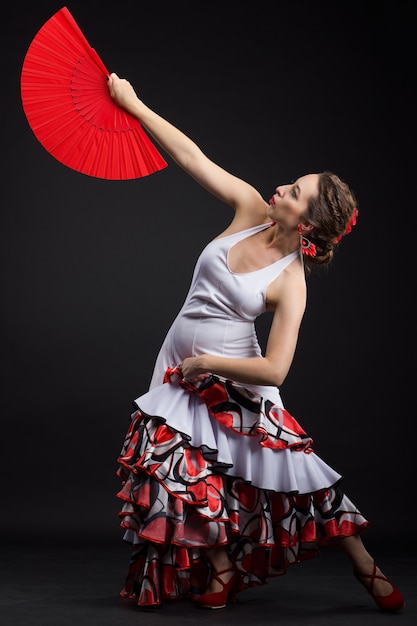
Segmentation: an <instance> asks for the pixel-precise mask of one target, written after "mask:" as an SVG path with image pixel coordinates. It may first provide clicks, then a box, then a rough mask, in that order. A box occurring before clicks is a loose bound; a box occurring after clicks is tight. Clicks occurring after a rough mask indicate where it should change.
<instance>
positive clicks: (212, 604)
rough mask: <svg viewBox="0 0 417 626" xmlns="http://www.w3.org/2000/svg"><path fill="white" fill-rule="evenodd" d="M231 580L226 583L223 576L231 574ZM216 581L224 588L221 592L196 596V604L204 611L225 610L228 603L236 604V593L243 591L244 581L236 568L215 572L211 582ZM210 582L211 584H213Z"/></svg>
mask: <svg viewBox="0 0 417 626" xmlns="http://www.w3.org/2000/svg"><path fill="white" fill-rule="evenodd" d="M230 573H232V575H231V576H230V578H229V580H227V582H225V581H224V580H223V579H222V578H221V576H222V575H225V574H230ZM212 580H216V581H217V582H218V583H220V585H221V586H222V590H221V591H217V592H215V593H203V594H202V595H201V596H196V597H195V598H194V602H195V603H196V604H197V605H198V606H199V607H201V608H203V609H224V607H225V606H226V605H227V602H228V601H231V602H236V593H237V592H238V591H241V590H242V581H241V577H240V574H239V572H238V571H237V569H236V567H229V568H228V569H223V570H221V571H220V572H214V573H213V575H212V577H211V581H212ZM211 581H210V582H211Z"/></svg>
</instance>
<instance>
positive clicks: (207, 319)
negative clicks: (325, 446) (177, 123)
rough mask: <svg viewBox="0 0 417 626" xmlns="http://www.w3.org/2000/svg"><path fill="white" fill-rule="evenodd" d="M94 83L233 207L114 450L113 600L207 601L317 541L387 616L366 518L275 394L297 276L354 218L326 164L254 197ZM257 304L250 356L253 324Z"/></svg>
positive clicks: (142, 111) (315, 548)
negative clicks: (260, 328)
mask: <svg viewBox="0 0 417 626" xmlns="http://www.w3.org/2000/svg"><path fill="white" fill-rule="evenodd" d="M108 87H109V91H110V94H111V97H112V98H113V100H114V102H115V103H116V104H117V105H118V106H120V107H122V108H123V109H125V110H127V111H128V112H129V113H130V114H132V115H133V116H134V117H135V118H136V119H138V120H139V122H140V123H141V124H142V125H143V126H144V127H145V128H146V129H147V131H148V132H149V133H150V135H151V136H152V137H153V138H154V139H155V140H156V142H157V143H158V144H159V145H160V146H161V148H162V149H163V150H165V151H166V152H167V153H168V154H169V155H170V156H171V157H172V159H173V160H174V161H175V162H176V163H177V164H178V165H179V166H180V167H181V168H183V169H184V170H185V171H186V172H187V173H188V174H189V175H190V176H191V177H192V178H193V179H194V180H196V181H197V182H198V183H199V184H200V185H202V186H203V187H204V188H205V189H206V190H207V191H208V192H210V193H211V194H213V195H214V196H216V197H217V198H218V199H220V200H221V201H223V202H224V203H225V204H226V205H228V206H229V207H231V208H232V209H233V219H232V221H231V222H230V224H229V226H228V227H227V228H226V229H225V230H224V231H223V232H222V233H220V234H219V235H218V236H217V237H216V238H215V239H214V240H212V241H210V242H209V243H208V245H207V246H206V247H205V248H204V250H203V251H202V253H201V255H200V257H199V259H198V260H197V263H196V266H195V269H194V273H193V277H192V281H191V285H190V289H189V292H188V294H187V296H186V298H185V301H184V304H183V306H182V308H181V310H180V311H179V313H178V315H177V317H176V318H175V320H174V322H173V324H172V326H171V328H170V329H169V331H168V333H167V335H166V337H165V340H164V341H163V344H162V347H161V349H160V352H159V354H158V356H157V359H156V363H155V368H154V371H153V375H152V379H151V383H150V387H149V390H148V391H147V392H146V393H144V394H143V395H142V396H140V397H138V398H137V399H136V400H135V405H136V407H137V408H136V410H135V412H134V413H133V415H132V419H131V424H130V427H129V429H128V432H127V435H126V439H125V442H124V445H123V448H122V451H121V453H120V456H119V458H118V470H117V473H118V475H119V476H120V478H121V480H122V488H121V490H120V492H119V493H118V494H117V495H118V497H119V498H120V499H121V500H123V505H122V508H121V510H120V518H121V526H122V527H123V528H124V529H125V534H124V539H125V540H126V541H127V542H129V543H131V544H132V556H131V561H130V565H129V569H128V574H127V578H126V581H125V585H124V588H123V590H122V591H121V595H122V596H123V597H128V598H134V599H135V600H136V602H137V604H138V605H139V606H150V605H151V606H152V605H158V604H161V603H162V602H163V601H165V600H168V599H173V598H180V597H184V596H188V597H190V598H191V599H192V600H193V601H194V602H195V603H196V605H197V606H198V607H203V608H209V609H220V608H223V607H225V606H226V605H227V603H228V601H233V600H235V599H236V595H237V593H238V592H241V591H243V590H245V589H248V588H250V587H255V586H258V585H263V584H266V583H267V581H268V579H269V578H270V577H272V576H278V575H282V574H284V573H285V572H286V570H287V568H288V566H290V565H291V564H294V563H299V562H300V561H303V560H304V559H308V558H312V557H314V556H316V555H318V554H319V549H320V548H321V547H322V546H324V545H326V544H329V543H332V544H338V545H339V546H340V548H341V549H342V550H343V551H344V552H345V554H346V555H347V557H348V558H349V559H350V561H351V564H352V566H353V574H354V575H355V576H356V578H357V579H358V581H359V582H360V583H362V585H363V586H364V587H365V589H366V590H367V591H368V593H369V594H370V595H371V597H372V598H373V600H374V601H375V603H376V605H377V606H378V607H379V609H381V610H382V611H385V612H392V613H394V612H398V611H400V610H401V609H402V608H403V607H404V598H403V596H402V594H401V593H400V591H399V589H398V588H397V587H396V586H395V585H394V584H393V583H392V582H390V580H389V579H388V578H387V577H386V576H385V574H384V573H383V572H382V571H381V570H380V568H379V567H378V565H377V564H376V563H375V561H374V559H373V557H372V556H371V555H370V554H369V552H368V551H367V550H366V548H365V546H364V544H363V542H362V538H361V535H362V533H363V531H364V530H365V529H366V528H367V526H368V524H369V522H368V521H367V520H366V519H365V518H364V516H363V515H362V514H361V512H360V511H359V510H358V509H357V507H356V506H355V505H354V504H353V503H352V502H351V500H350V499H349V498H348V497H347V496H346V495H345V494H344V493H343V491H342V490H341V488H340V482H341V479H342V476H341V475H340V474H338V473H337V472H336V471H334V469H332V468H331V467H330V466H329V465H327V464H326V463H325V462H324V461H323V460H322V459H321V458H320V457H319V456H318V455H316V453H315V452H314V449H313V440H312V438H311V437H310V436H308V435H307V433H306V432H305V431H304V430H303V429H302V427H301V426H300V425H299V424H298V423H297V421H296V420H295V419H294V417H292V416H291V415H290V414H289V413H288V412H287V410H286V409H285V408H284V406H283V403H282V400H281V397H280V393H279V388H280V386H281V385H282V383H283V382H284V380H285V377H286V375H287V373H288V371H289V368H290V366H291V363H292V360H293V357H294V353H295V349H296V344H297V340H298V334H299V328H300V324H301V321H302V318H303V315H304V312H305V308H306V276H307V275H308V274H309V273H310V272H311V271H312V270H313V269H314V267H315V266H318V265H319V266H324V265H327V264H329V263H330V262H331V261H332V258H333V255H334V252H335V248H337V246H338V245H339V243H340V240H341V239H342V238H343V236H344V235H346V234H347V233H349V232H350V231H351V230H352V226H354V225H355V223H356V218H357V214H358V209H357V201H356V199H355V197H354V194H353V192H352V190H350V189H349V187H348V185H347V184H346V183H345V182H344V181H342V180H341V179H340V178H339V177H338V176H337V175H335V174H334V173H332V172H328V171H325V172H321V173H308V174H306V175H304V176H301V177H300V178H298V179H297V180H296V181H295V182H293V183H291V184H285V185H279V186H278V187H277V188H276V189H275V192H274V194H273V195H272V197H271V199H270V200H269V202H266V201H265V200H264V199H263V198H262V196H261V195H260V194H259V192H258V191H257V190H256V189H254V188H253V187H252V186H251V185H250V184H248V183H247V182H245V181H243V180H241V179H239V178H237V177H236V176H234V175H232V174H231V173H229V172H227V171H225V170H224V169H222V168H221V167H220V166H219V165H217V164H216V163H214V162H213V161H212V160H210V159H209V158H208V157H207V156H206V155H205V154H204V153H203V152H202V151H201V149H200V148H199V147H198V146H197V145H196V144H195V143H194V142H193V141H192V140H191V139H190V138H189V137H187V136H186V135H184V133H182V132H181V131H180V130H179V129H177V128H176V127H174V126H173V125H172V124H171V123H170V122H168V121H167V120H165V119H163V118H162V117H160V116H159V115H158V114H157V113H155V112H154V111H152V110H151V109H150V108H149V107H148V106H147V105H145V104H144V103H143V102H142V101H141V100H140V99H139V98H138V96H137V94H136V92H135V90H134V89H133V87H132V86H131V84H130V83H129V82H128V81H127V80H126V79H120V78H119V77H118V76H117V75H116V74H111V75H110V76H109V77H108ZM164 202H166V203H169V193H166V194H164ZM266 311H269V312H271V314H272V323H271V327H270V332H269V336H268V341H267V346H266V349H265V354H263V353H262V351H261V348H260V346H259V344H258V340H257V336H256V332H255V326H254V321H255V319H256V318H257V317H258V316H259V315H261V314H262V313H264V312H266Z"/></svg>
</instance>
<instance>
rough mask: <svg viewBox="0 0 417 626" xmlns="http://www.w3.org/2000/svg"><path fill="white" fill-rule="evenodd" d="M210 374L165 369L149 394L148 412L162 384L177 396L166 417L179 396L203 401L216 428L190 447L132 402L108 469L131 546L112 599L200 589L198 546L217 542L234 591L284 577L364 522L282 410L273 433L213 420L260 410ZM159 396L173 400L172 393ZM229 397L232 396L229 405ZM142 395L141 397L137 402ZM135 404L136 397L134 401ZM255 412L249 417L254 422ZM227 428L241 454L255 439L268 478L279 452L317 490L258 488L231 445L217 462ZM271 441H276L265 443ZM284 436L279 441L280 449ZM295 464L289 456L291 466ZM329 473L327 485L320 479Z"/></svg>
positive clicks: (184, 436) (186, 437)
mask: <svg viewBox="0 0 417 626" xmlns="http://www.w3.org/2000/svg"><path fill="white" fill-rule="evenodd" d="M210 379H211V380H210V381H208V380H207V379H206V380H205V381H203V383H202V385H201V386H200V388H197V387H196V386H194V385H190V384H189V383H187V382H186V381H181V380H180V379H179V378H178V377H177V378H175V379H174V378H173V376H172V371H171V372H168V380H167V382H169V381H172V380H174V381H175V384H174V385H170V384H163V385H161V386H160V387H157V388H156V391H157V392H158V393H157V394H156V395H155V394H154V393H152V392H149V393H151V394H152V396H153V400H155V402H154V404H153V406H154V409H157V411H158V412H159V413H160V412H161V411H160V409H161V406H162V407H163V406H165V405H166V404H167V402H169V399H168V397H163V396H165V393H166V391H165V390H166V389H168V388H171V387H172V388H174V389H175V390H176V391H175V394H174V395H176V396H177V398H176V399H175V398H174V404H173V405H172V404H171V408H170V409H169V415H171V416H172V415H174V414H175V413H176V411H177V409H178V407H179V406H180V405H181V404H183V403H184V398H185V397H186V398H187V399H188V402H187V405H188V407H189V400H190V398H194V400H196V399H197V398H198V399H199V402H201V401H203V402H204V405H205V406H206V409H205V421H206V422H207V421H209V420H208V417H209V416H210V417H211V420H210V422H214V424H215V425H214V427H213V428H212V430H213V432H212V437H213V443H212V444H210V446H208V447H207V446H205V445H203V444H202V443H201V444H200V445H197V444H196V441H195V439H194V437H193V428H192V427H191V428H190V425H189V427H188V429H183V428H182V429H180V430H178V429H177V427H176V426H175V425H173V424H172V420H171V419H169V416H168V418H167V416H164V417H163V416H162V415H158V414H157V413H155V412H154V413H153V414H148V413H147V412H145V411H144V410H143V405H142V404H141V408H138V410H137V411H135V413H134V414H133V415H132V421H131V425H130V427H129V429H128V432H127V435H126V439H125V442H124V445H123V448H122V451H121V453H120V456H119V458H118V463H119V467H118V470H117V474H118V476H119V477H120V478H121V480H122V488H121V490H120V491H119V492H118V494H117V496H118V497H119V498H120V499H121V500H123V506H122V509H121V511H120V513H119V516H120V519H121V526H122V527H123V528H124V529H125V535H124V539H125V540H126V541H127V542H129V543H131V544H133V552H132V558H131V562H130V565H129V571H128V576H127V579H126V582H125V586H124V588H123V590H122V591H121V595H122V596H123V597H130V598H135V600H136V601H137V603H138V604H140V605H155V604H160V603H161V602H162V601H163V600H165V599H169V598H178V597H183V596H184V595H188V594H190V593H199V592H200V593H201V592H202V591H203V590H204V589H205V587H206V585H207V577H208V576H209V569H208V566H207V564H206V562H205V560H204V558H202V555H203V554H204V550H206V549H207V548H214V547H220V546H225V547H226V548H227V550H228V551H229V552H230V555H231V557H232V558H233V560H234V561H235V562H236V565H237V567H238V569H239V571H240V573H241V575H242V581H243V587H242V588H247V587H252V586H257V585H262V584H265V583H266V582H267V580H268V578H269V577H270V576H274V575H279V574H283V573H285V571H286V568H287V567H288V566H289V565H291V564H293V563H297V562H300V561H302V560H304V559H306V558H311V557H314V556H316V555H317V554H318V550H319V546H320V544H322V543H324V542H326V541H329V540H330V539H331V538H334V537H341V536H348V535H352V534H356V533H358V532H361V531H362V530H364V529H365V528H366V527H367V526H368V522H367V520H366V519H365V518H364V517H363V516H362V514H361V513H360V511H358V509H357V508H356V507H355V506H354V505H353V503H352V502H351V501H350V500H349V499H348V498H347V497H346V495H345V494H344V493H343V492H342V491H341V489H340V487H339V484H338V483H339V481H340V478H341V477H340V475H339V474H337V473H336V472H333V470H329V472H327V473H326V472H325V471H324V470H323V466H324V467H326V465H325V463H324V462H323V461H321V460H320V459H319V457H317V456H316V455H315V454H314V453H313V452H312V441H311V439H310V438H308V437H307V436H306V434H305V433H304V431H303V430H302V429H301V428H300V427H299V426H298V424H297V423H296V422H295V420H293V418H291V420H285V416H284V418H283V415H282V413H281V414H280V416H279V418H278V422H279V424H278V426H277V425H276V424H275V426H276V430H275V432H274V436H272V435H271V432H272V431H271V428H270V427H268V428H269V430H268V428H262V429H259V428H258V426H257V425H255V427H253V426H252V427H251V433H254V434H253V435H252V437H246V436H244V433H240V434H237V433H236V428H235V425H236V421H234V422H233V424H231V423H230V419H229V417H226V419H225V420H224V417H222V420H224V421H221V424H219V422H218V420H217V419H216V417H213V414H215V415H218V414H222V416H224V415H225V414H226V415H228V416H230V414H231V413H232V414H233V419H234V417H235V415H237V414H238V415H239V421H238V423H239V424H240V425H244V424H245V423H246V424H247V419H246V421H245V419H242V415H243V414H244V413H245V411H250V412H252V413H253V414H256V413H257V412H258V414H261V413H262V409H261V407H263V406H266V404H265V403H264V402H263V400H262V399H261V400H260V401H259V399H258V398H255V400H256V402H255V404H256V405H257V407H258V409H255V411H253V406H254V403H253V397H252V396H250V397H249V395H248V398H249V400H248V401H247V402H245V403H243V405H242V404H240V402H237V398H239V399H241V398H242V393H241V389H239V393H238V394H236V393H235V389H234V388H233V383H230V384H229V385H228V384H227V382H224V381H221V380H220V379H216V378H214V377H210ZM212 392H213V393H212ZM149 393H148V394H145V396H149ZM168 395H169V397H170V398H171V399H172V398H173V397H172V394H171V393H169V394H168ZM180 395H181V396H182V401H181V402H180V401H179V396H180ZM230 398H233V411H231V409H230ZM147 400H149V398H145V402H144V403H143V404H144V405H146V406H148V402H147ZM139 402H140V399H139V400H137V401H136V404H139ZM213 407H214V408H213ZM218 407H221V410H220V411H218V410H217V408H218ZM248 407H249V409H248ZM182 408H184V407H182ZM277 414H278V412H277V411H274V415H277ZM264 415H265V414H263V415H261V416H260V418H259V419H258V420H256V419H255V420H253V421H255V422H256V424H259V423H262V420H265V417H264ZM188 417H189V415H188ZM199 417H200V419H201V410H199ZM186 418H187V415H185V416H183V415H181V417H180V418H178V419H177V420H176V425H177V426H178V423H179V422H181V423H184V422H185V420H186ZM267 419H269V418H267ZM174 421H175V420H174ZM225 421H226V422H228V423H227V424H225V423H224V422H225ZM216 424H217V425H218V428H217V427H216ZM212 426H213V424H212ZM187 430H188V432H184V431H187ZM221 431H226V432H225V433H223V435H224V437H223V436H218V432H221ZM288 431H291V432H290V433H289V434H288ZM232 432H233V433H234V437H236V438H238V439H239V440H240V441H241V448H240V456H244V455H245V449H246V447H247V442H248V441H249V440H252V439H253V440H254V442H256V441H257V446H258V449H259V450H262V454H263V455H265V454H267V456H268V461H270V462H271V464H270V466H269V472H270V473H271V474H274V473H275V472H277V471H281V470H282V469H285V468H287V470H286V471H288V467H289V465H288V463H289V461H288V460H287V459H285V460H284V461H283V462H281V461H279V459H281V457H282V456H283V457H290V458H293V459H296V458H304V462H303V466H302V467H303V471H304V472H310V473H311V474H313V475H314V474H315V473H317V472H318V475H319V478H317V476H316V477H315V478H312V479H309V480H307V482H311V483H315V484H317V486H318V488H317V489H314V490H312V491H310V492H309V493H301V492H300V491H299V490H298V489H297V488H296V489H295V490H293V491H292V492H291V491H287V490H285V491H283V490H279V489H266V488H264V487H262V486H260V485H259V484H257V483H256V482H253V481H251V480H248V477H247V476H241V475H239V472H237V471H236V467H234V466H233V457H234V456H236V454H235V453H233V451H232V453H230V450H229V452H228V454H229V463H224V459H223V460H222V459H220V460H219V458H218V457H219V454H218V451H219V444H218V442H217V441H216V439H218V440H219V441H220V442H221V446H222V445H223V444H224V441H223V439H224V438H226V439H228V437H230V435H231V433H232ZM265 433H266V434H265ZM297 438H298V441H296V439H297ZM197 439H198V437H197ZM266 440H267V443H268V445H266V446H265V445H263V444H264V443H265V441H266ZM271 441H272V442H274V441H279V442H281V443H279V445H273V446H270V445H269V443H270V442H271ZM285 441H286V442H287V443H288V445H287V446H284V445H282V442H285ZM221 446H220V447H221ZM220 456H222V455H220ZM223 456H224V453H223ZM226 456H227V454H226ZM274 459H276V462H275V463H274ZM319 461H320V462H319ZM240 465H241V466H242V464H240ZM299 467H301V466H300V465H297V461H295V465H294V466H293V467H292V471H293V472H296V470H297V468H299ZM326 474H327V475H326ZM329 478H330V480H333V482H330V483H329V482H326V479H327V480H328V479H329ZM323 481H324V482H323ZM284 482H288V479H285V481H284Z"/></svg>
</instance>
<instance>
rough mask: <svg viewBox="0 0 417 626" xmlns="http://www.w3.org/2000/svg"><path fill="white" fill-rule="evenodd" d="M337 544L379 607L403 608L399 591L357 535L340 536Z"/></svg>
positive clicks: (391, 609)
mask: <svg viewBox="0 0 417 626" xmlns="http://www.w3.org/2000/svg"><path fill="white" fill-rule="evenodd" d="M339 546H340V548H341V549H342V550H343V551H344V553H345V554H346V555H347V556H348V558H349V559H350V560H351V562H352V564H353V572H354V574H355V576H356V578H357V579H358V580H359V582H361V583H362V584H363V585H364V587H365V588H366V590H367V591H368V593H369V594H370V595H371V596H372V597H373V599H374V600H375V602H376V604H377V605H378V606H379V608H380V609H382V610H383V611H389V612H397V611H400V610H401V609H402V608H404V598H403V597H402V595H401V593H400V592H399V590H398V589H397V588H396V586H395V585H394V584H393V583H391V582H390V581H389V579H388V578H387V577H386V576H385V575H384V574H383V572H381V570H380V569H379V567H377V566H376V564H375V561H374V559H373V558H372V556H371V555H370V554H369V552H368V551H367V549H366V548H365V546H364V544H363V542H362V539H361V537H360V536H359V535H352V536H351V537H343V538H341V539H340V540H339Z"/></svg>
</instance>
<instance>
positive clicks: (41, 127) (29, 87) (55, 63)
mask: <svg viewBox="0 0 417 626" xmlns="http://www.w3.org/2000/svg"><path fill="white" fill-rule="evenodd" d="M108 74H109V73H108V71H107V69H106V67H105V66H104V64H103V62H102V61H101V59H100V57H99V56H98V54H97V52H96V51H95V50H94V49H93V48H91V47H90V45H89V44H88V42H87V40H86V38H85V37H84V35H83V33H82V32H81V30H80V28H79V27H78V25H77V23H76V22H75V20H74V18H73V17H72V15H71V14H70V12H69V11H68V9H67V8H66V7H64V8H62V9H61V10H60V11H58V12H57V13H56V14H55V15H53V16H52V17H51V18H50V19H49V20H48V21H47V22H46V23H45V24H44V25H43V26H42V28H41V29H40V30H39V31H38V33H37V34H36V35H35V37H34V39H33V41H32V43H31V44H30V46H29V48H28V51H27V53H26V56H25V59H24V62H23V67H22V73H21V97H22V104H23V109H24V112H25V115H26V117H27V120H28V122H29V126H30V127H31V129H32V131H33V133H34V134H35V136H36V138H37V139H38V141H39V142H40V143H41V144H42V145H43V147H44V148H45V149H46V150H47V151H48V152H49V153H50V154H51V155H52V156H53V157H55V158H56V159H57V160H58V161H60V162H61V163H63V164H64V165H66V166H67V167H70V168H71V169H74V170H76V171H78V172H82V173H83V174H87V175H89V176H94V177H97V178H105V179H108V180H127V179H133V178H140V177H142V176H147V175H149V174H152V173H154V172H157V171H159V170H161V169H163V168H164V167H166V166H167V163H166V161H165V159H163V157H162V156H161V154H160V153H159V151H158V150H157V149H156V147H155V146H154V144H153V143H152V141H151V140H150V138H149V136H148V135H147V134H146V132H145V131H144V129H143V128H142V126H141V124H140V123H139V122H138V120H136V119H135V118H134V117H133V116H131V115H130V114H129V113H127V112H126V111H124V110H123V109H121V108H120V107H118V106H117V105H116V104H115V103H114V102H113V100H112V98H111V96H110V94H109V90H108V87H107V76H108Z"/></svg>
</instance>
